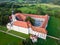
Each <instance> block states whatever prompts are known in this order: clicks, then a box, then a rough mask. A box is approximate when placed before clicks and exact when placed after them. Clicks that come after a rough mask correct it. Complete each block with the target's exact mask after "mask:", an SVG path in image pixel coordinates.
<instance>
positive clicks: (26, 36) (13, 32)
mask: <svg viewBox="0 0 60 45" xmlns="http://www.w3.org/2000/svg"><path fill="white" fill-rule="evenodd" d="M9 33H12V34H15V35H17V36H21V37H23V38H29V35H28V34H24V33H21V32H17V31H13V30H11V31H9Z"/></svg>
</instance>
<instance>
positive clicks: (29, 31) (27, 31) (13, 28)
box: [10, 25, 47, 39]
mask: <svg viewBox="0 0 60 45" xmlns="http://www.w3.org/2000/svg"><path fill="white" fill-rule="evenodd" d="M10 28H11V30H14V31H17V32H21V33H25V34H29V33H30V34H33V35H36V36H38V37H39V38H42V39H46V36H47V34H44V33H39V32H36V31H33V30H32V29H31V28H22V27H18V26H15V25H13V26H12V27H10Z"/></svg>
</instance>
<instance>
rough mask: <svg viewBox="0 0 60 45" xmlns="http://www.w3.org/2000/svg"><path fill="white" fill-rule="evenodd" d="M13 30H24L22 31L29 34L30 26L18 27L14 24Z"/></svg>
mask: <svg viewBox="0 0 60 45" xmlns="http://www.w3.org/2000/svg"><path fill="white" fill-rule="evenodd" d="M12 30H14V31H18V32H22V33H25V34H29V33H28V31H29V30H28V28H22V27H18V26H15V25H13V28H12Z"/></svg>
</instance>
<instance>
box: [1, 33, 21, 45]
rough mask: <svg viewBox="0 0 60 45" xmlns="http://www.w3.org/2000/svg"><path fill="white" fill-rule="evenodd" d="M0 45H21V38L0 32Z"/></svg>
mask: <svg viewBox="0 0 60 45" xmlns="http://www.w3.org/2000/svg"><path fill="white" fill-rule="evenodd" d="M0 45H22V40H21V39H19V38H16V37H13V36H11V35H8V34H5V33H2V32H0Z"/></svg>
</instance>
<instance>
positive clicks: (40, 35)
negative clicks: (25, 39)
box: [30, 28, 47, 39]
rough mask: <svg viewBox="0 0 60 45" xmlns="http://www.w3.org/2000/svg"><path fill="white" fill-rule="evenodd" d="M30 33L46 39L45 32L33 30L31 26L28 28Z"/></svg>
mask: <svg viewBox="0 0 60 45" xmlns="http://www.w3.org/2000/svg"><path fill="white" fill-rule="evenodd" d="M30 34H33V35H36V36H38V37H39V38H42V39H46V36H47V34H44V33H39V32H36V31H33V30H32V29H31V28H30Z"/></svg>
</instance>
